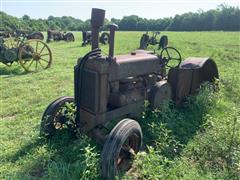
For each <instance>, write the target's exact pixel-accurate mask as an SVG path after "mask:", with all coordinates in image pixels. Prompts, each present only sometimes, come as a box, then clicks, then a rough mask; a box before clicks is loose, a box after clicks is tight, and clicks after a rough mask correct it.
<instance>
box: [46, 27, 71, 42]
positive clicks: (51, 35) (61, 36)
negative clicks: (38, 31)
mask: <svg viewBox="0 0 240 180" xmlns="http://www.w3.org/2000/svg"><path fill="white" fill-rule="evenodd" d="M51 40H53V41H61V40H63V41H66V42H73V41H75V38H74V35H73V33H71V32H63V33H62V32H60V31H55V30H50V29H49V30H48V31H47V41H46V42H47V43H49V42H50V41H51Z"/></svg>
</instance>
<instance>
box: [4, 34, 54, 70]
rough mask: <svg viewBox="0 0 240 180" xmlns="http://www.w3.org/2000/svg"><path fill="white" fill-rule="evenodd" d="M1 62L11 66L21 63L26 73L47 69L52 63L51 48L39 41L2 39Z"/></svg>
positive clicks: (24, 38)
mask: <svg viewBox="0 0 240 180" xmlns="http://www.w3.org/2000/svg"><path fill="white" fill-rule="evenodd" d="M0 62H1V63H3V64H5V65H7V66H11V65H12V64H13V63H14V62H17V63H19V64H20V65H21V66H22V67H23V69H24V70H25V71H26V72H35V71H38V70H40V69H47V68H49V67H50V66H51V63H52V53H51V50H50V48H49V47H48V46H47V44H45V43H44V42H42V41H41V40H38V39H33V40H26V37H25V36H24V37H22V38H7V39H3V38H0Z"/></svg>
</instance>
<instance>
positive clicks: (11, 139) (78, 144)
mask: <svg viewBox="0 0 240 180" xmlns="http://www.w3.org/2000/svg"><path fill="white" fill-rule="evenodd" d="M74 34H75V39H76V41H75V42H74V43H66V42H64V41H62V42H52V43H50V44H49V46H50V48H51V50H52V53H53V64H52V67H51V68H50V69H48V70H45V71H40V72H37V73H28V74H25V73H24V71H23V69H22V68H21V67H20V65H18V64H15V65H13V66H12V67H6V66H4V65H2V64H1V65H0V93H1V96H0V98H1V104H0V108H1V110H0V115H1V119H0V179H38V178H40V179H101V177H100V175H99V174H100V173H99V172H100V169H99V157H100V153H101V147H98V146H96V144H95V143H94V142H92V141H91V140H89V139H88V138H87V137H85V136H82V137H79V138H78V139H71V138H70V137H69V136H67V135H63V136H60V137H55V138H53V139H52V140H50V141H45V140H44V139H41V138H40V137H39V125H40V120H41V116H42V113H43V112H44V110H45V108H46V107H47V105H48V104H49V103H50V102H51V101H53V100H55V99H56V98H58V97H59V96H65V95H69V96H72V95H73V67H74V65H75V64H76V60H77V59H78V58H79V57H81V56H83V55H84V54H85V53H86V52H88V51H89V50H90V46H87V47H81V34H80V33H79V32H78V33H74ZM141 34H142V33H141V32H117V33H116V43H115V44H116V45H115V52H116V54H123V53H128V52H130V51H132V50H135V49H137V48H138V46H139V39H140V36H141ZM164 34H167V35H168V37H169V45H170V46H173V47H176V48H177V49H179V51H180V52H181V54H182V56H183V58H186V57H189V56H203V57H204V56H210V57H212V58H213V59H214V60H215V61H216V63H217V65H218V68H219V72H220V81H219V84H220V85H219V91H217V92H213V90H212V88H211V87H210V86H204V88H202V89H201V91H200V93H199V95H198V96H196V97H190V98H189V100H188V102H187V103H186V104H185V105H184V107H182V108H177V107H175V106H174V105H170V106H166V107H164V108H163V109H162V110H161V111H154V112H149V110H148V109H147V108H146V109H145V111H144V112H143V116H142V118H141V119H139V122H140V124H141V127H142V129H143V134H144V143H145V144H146V145H147V147H148V148H147V149H146V151H145V152H141V153H139V154H138V156H137V157H136V159H135V161H134V165H133V168H132V169H131V170H130V171H129V172H127V174H126V176H124V177H123V178H125V179H239V177H240V39H239V38H240V33H239V32H164ZM152 48H153V47H149V49H152ZM102 50H103V52H106V53H107V52H108V46H103V47H102Z"/></svg>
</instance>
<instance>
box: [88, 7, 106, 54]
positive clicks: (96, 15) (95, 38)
mask: <svg viewBox="0 0 240 180" xmlns="http://www.w3.org/2000/svg"><path fill="white" fill-rule="evenodd" d="M104 19H105V10H103V9H97V8H92V15H91V27H92V50H94V49H97V48H98V47H99V29H100V27H101V26H103V24H104Z"/></svg>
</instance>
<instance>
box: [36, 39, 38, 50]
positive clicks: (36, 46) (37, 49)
mask: <svg viewBox="0 0 240 180" xmlns="http://www.w3.org/2000/svg"><path fill="white" fill-rule="evenodd" d="M37 50H38V41H37V45H36V53H37Z"/></svg>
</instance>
